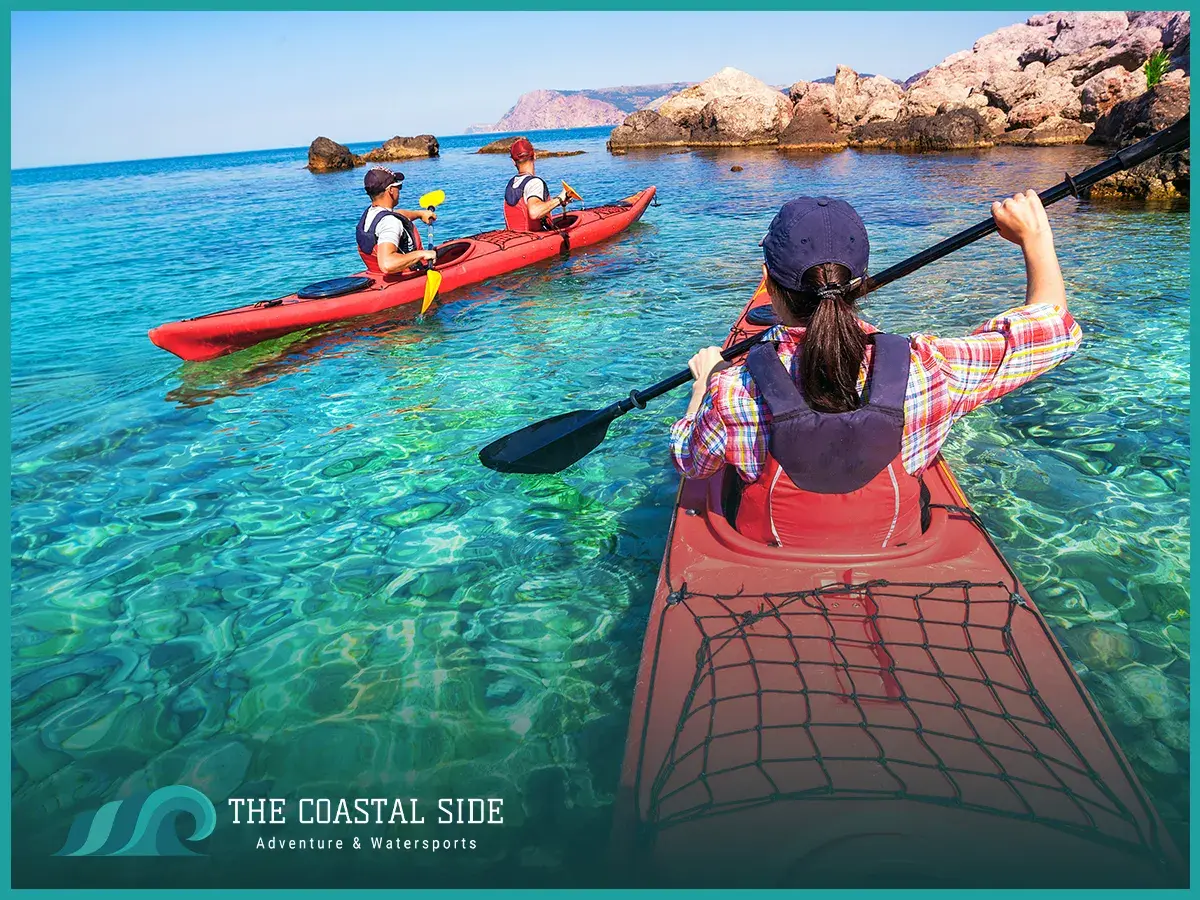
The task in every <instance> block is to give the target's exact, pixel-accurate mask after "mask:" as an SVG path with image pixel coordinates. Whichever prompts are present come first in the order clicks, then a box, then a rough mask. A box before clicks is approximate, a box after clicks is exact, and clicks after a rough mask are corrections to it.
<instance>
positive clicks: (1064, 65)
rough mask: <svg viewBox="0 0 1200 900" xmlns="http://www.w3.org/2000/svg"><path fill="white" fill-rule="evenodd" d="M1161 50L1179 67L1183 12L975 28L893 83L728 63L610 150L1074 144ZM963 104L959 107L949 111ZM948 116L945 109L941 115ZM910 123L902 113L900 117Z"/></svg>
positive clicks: (1178, 72) (1183, 69)
mask: <svg viewBox="0 0 1200 900" xmlns="http://www.w3.org/2000/svg"><path fill="white" fill-rule="evenodd" d="M1160 50H1165V51H1166V52H1167V54H1168V55H1169V57H1170V60H1171V75H1170V76H1169V77H1170V78H1173V79H1179V78H1184V79H1186V78H1187V77H1188V73H1189V72H1190V52H1191V15H1190V13H1188V12H1128V13H1126V12H1095V13H1073V12H1072V13H1047V14H1045V15H1038V16H1033V17H1032V18H1030V19H1029V20H1028V21H1026V22H1022V23H1019V24H1016V25H1010V26H1008V27H1006V28H1001V29H999V30H998V31H995V32H992V33H991V34H988V35H984V36H983V37H981V38H980V39H979V40H978V41H976V42H975V44H974V46H972V47H971V49H969V50H963V51H961V52H959V53H955V54H952V55H951V56H948V57H947V58H946V59H944V60H942V61H941V62H940V63H938V64H937V65H935V66H933V67H931V68H930V69H927V70H926V71H924V72H920V73H918V74H917V75H914V76H913V77H912V78H910V79H908V80H907V81H905V82H903V83H898V82H896V81H893V80H891V79H889V78H884V77H882V76H878V75H872V76H864V75H859V74H858V73H856V72H855V71H854V70H853V69H850V68H849V67H847V66H838V67H837V71H836V73H835V74H834V77H833V78H832V80H830V79H822V80H820V81H798V82H796V83H795V84H793V85H792V86H791V87H790V89H789V90H788V91H787V94H786V97H785V96H784V94H783V93H782V92H780V91H777V90H775V89H774V88H771V87H768V86H767V85H765V84H763V83H762V82H761V81H758V80H757V79H755V78H753V77H751V76H749V75H747V74H746V73H744V72H739V71H738V70H736V69H723V70H721V71H720V72H718V73H717V74H716V75H714V76H713V77H712V78H710V79H708V80H707V81H705V82H702V83H701V84H698V85H693V86H692V87H689V88H687V89H685V90H683V91H681V92H678V93H676V94H673V95H670V96H667V97H664V98H662V99H661V102H659V103H658V104H657V109H656V110H640V111H639V112H637V113H635V114H634V115H632V116H630V117H628V118H627V119H626V120H625V121H624V122H623V123H622V124H621V126H619V127H618V128H617V129H615V130H614V131H613V133H612V137H611V139H610V149H612V150H613V151H614V152H620V151H621V150H623V149H627V148H631V147H687V146H700V145H716V146H722V145H750V144H774V145H775V146H777V147H778V148H779V149H780V150H806V151H808V150H824V151H836V150H840V149H842V148H843V147H845V146H847V145H849V146H861V147H893V148H896V149H905V150H917V149H920V150H932V149H963V148H966V147H987V146H991V145H992V144H993V143H1008V144H1022V145H1023V144H1030V145H1036V146H1045V145H1053V144H1065V143H1083V142H1084V141H1085V140H1087V139H1088V138H1089V137H1090V136H1091V134H1092V129H1093V126H1094V125H1098V123H1099V122H1100V121H1103V120H1104V119H1105V117H1106V116H1107V115H1109V114H1110V113H1111V112H1112V110H1113V109H1114V108H1115V107H1117V106H1118V105H1119V104H1121V103H1123V102H1125V101H1128V100H1132V99H1135V98H1137V97H1138V96H1140V95H1142V94H1144V93H1145V91H1146V75H1145V73H1144V71H1143V66H1144V65H1145V63H1146V60H1147V59H1148V58H1149V57H1150V56H1151V54H1153V53H1156V52H1158V51H1160ZM958 113H970V115H952V114H958ZM948 116H949V118H947V117H948ZM905 123H912V124H905Z"/></svg>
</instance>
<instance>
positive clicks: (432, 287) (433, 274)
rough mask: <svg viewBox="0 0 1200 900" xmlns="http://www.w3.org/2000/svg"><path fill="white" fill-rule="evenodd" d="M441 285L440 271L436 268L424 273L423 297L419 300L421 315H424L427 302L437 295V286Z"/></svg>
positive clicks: (427, 307)
mask: <svg viewBox="0 0 1200 900" xmlns="http://www.w3.org/2000/svg"><path fill="white" fill-rule="evenodd" d="M441 286H442V273H441V272H439V271H438V270H437V269H430V270H429V271H428V272H427V273H425V299H424V300H422V301H421V315H425V310H427V309H429V304H430V303H432V302H433V298H434V297H436V296H437V292H438V288H440V287H441Z"/></svg>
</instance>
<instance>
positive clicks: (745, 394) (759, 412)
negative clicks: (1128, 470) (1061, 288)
mask: <svg viewBox="0 0 1200 900" xmlns="http://www.w3.org/2000/svg"><path fill="white" fill-rule="evenodd" d="M860 324H861V325H862V327H863V330H864V331H865V332H867V333H868V334H871V333H873V332H876V331H879V329H878V328H875V327H874V326H873V325H870V324H868V323H866V322H860ZM765 338H766V339H767V340H773V341H778V342H779V358H780V360H781V361H782V362H783V364H784V366H785V367H788V369H789V371H790V368H791V363H792V357H793V356H794V355H795V353H796V348H797V346H798V344H800V343H803V340H804V328H802V327H800V328H787V327H785V326H782V325H777V326H775V327H774V328H772V329H770V331H768V332H767V334H766V336H765ZM1082 338H1083V332H1082V331H1080V328H1079V326H1078V325H1077V324H1076V323H1075V320H1074V319H1073V318H1071V314H1070V313H1068V312H1066V311H1063V312H1059V311H1058V309H1057V308H1056V307H1054V306H1050V305H1048V304H1037V305H1026V306H1019V307H1017V308H1015V309H1011V310H1009V311H1008V312H1006V313H1002V314H1001V315H999V316H996V317H995V318H994V319H991V320H989V321H987V322H985V323H984V324H983V325H982V326H980V327H979V328H978V329H976V330H975V332H974V333H973V334H971V335H970V336H969V337H964V338H937V337H933V336H932V335H928V334H913V335H911V337H910V340H911V342H912V343H911V356H912V358H911V365H910V366H909V370H908V389H907V392H906V394H905V398H904V440H903V444H902V448H901V457H902V461H903V463H904V469H905V471H907V472H908V473H909V474H910V475H920V474H921V473H922V472H923V471H925V469H926V468H927V467H928V466H930V465H931V464H932V463H933V461H934V459H936V458H937V455H938V451H939V450H941V448H942V444H944V443H945V441H946V436H947V435H948V434H949V433H950V426H951V425H952V424H953V423H954V421H955V420H956V419H958V418H959V417H960V416H964V415H966V414H967V413H969V412H970V411H971V410H973V409H975V407H977V406H980V405H982V404H984V403H987V402H988V401H990V400H995V399H997V398H999V397H1002V396H1004V395H1005V394H1007V393H1008V392H1009V391H1013V390H1016V389H1017V388H1019V387H1020V386H1021V385H1023V384H1025V383H1026V382H1028V381H1032V380H1033V379H1034V378H1036V377H1037V376H1039V375H1041V374H1042V373H1043V372H1046V371H1049V370H1050V369H1052V368H1054V367H1055V366H1057V365H1058V364H1059V363H1060V362H1062V361H1063V360H1065V359H1067V358H1068V357H1070V356H1071V355H1072V354H1073V353H1074V352H1075V351H1076V349H1078V347H1079V342H1080V341H1081V340H1082ZM873 351H874V346H873V345H868V346H867V354H866V360H865V361H864V364H863V368H862V370H861V371H860V372H859V374H858V390H859V393H860V394H861V393H862V391H863V388H864V386H865V385H866V380H867V370H868V367H869V366H870V364H871V355H872V353H873ZM770 422H771V412H770V410H768V409H767V405H766V402H765V401H764V400H763V398H762V395H761V394H760V393H759V392H758V388H757V387H756V386H755V384H754V380H753V379H752V378H751V377H750V373H749V371H748V370H747V369H746V367H745V366H744V365H736V366H731V367H730V368H728V369H725V370H722V371H720V372H718V373H717V374H716V375H714V376H713V377H712V378H711V379H709V384H708V392H707V393H706V394H705V395H704V400H703V402H702V403H701V404H700V408H699V410H697V411H696V413H695V414H694V415H691V416H685V417H684V418H682V419H680V420H679V421H678V422H676V423H675V424H674V425H673V426H672V428H671V458H672V460H673V461H674V463H675V468H677V469H678V470H679V471H680V473H682V474H683V475H685V476H687V477H688V478H707V477H709V476H710V475H715V474H716V473H717V472H718V471H719V470H720V469H721V467H722V466H723V465H731V466H736V467H737V469H738V471H739V472H741V474H742V477H743V478H744V479H745V480H746V481H754V480H755V479H757V478H758V476H759V475H760V474H761V472H762V470H763V467H764V466H765V465H766V458H767V434H768V432H767V428H768V426H769V425H770Z"/></svg>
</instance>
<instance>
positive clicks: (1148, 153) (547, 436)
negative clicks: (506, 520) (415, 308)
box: [479, 115, 1190, 474]
mask: <svg viewBox="0 0 1200 900" xmlns="http://www.w3.org/2000/svg"><path fill="white" fill-rule="evenodd" d="M1189 118H1190V116H1189V115H1185V116H1184V117H1183V118H1182V119H1180V120H1179V121H1178V122H1176V123H1175V124H1174V125H1172V126H1170V127H1169V128H1164V129H1163V130H1162V131H1159V132H1157V133H1155V134H1152V135H1151V136H1150V137H1148V138H1146V139H1145V140H1143V141H1139V142H1138V143H1136V144H1133V145H1132V146H1129V147H1126V148H1125V149H1123V150H1121V151H1119V152H1118V153H1116V154H1115V155H1113V156H1111V157H1110V158H1108V159H1106V160H1105V161H1104V162H1102V163H1099V164H1098V165H1095V166H1092V167H1091V168H1090V169H1087V170H1085V171H1083V172H1081V173H1079V174H1078V175H1076V176H1075V177H1074V178H1072V177H1071V176H1070V175H1068V176H1067V177H1066V180H1065V181H1063V182H1062V183H1061V184H1057V185H1055V186H1054V187H1052V188H1050V189H1049V190H1047V191H1043V192H1042V193H1041V194H1039V195H1038V196H1039V197H1040V198H1041V200H1042V205H1044V206H1049V205H1050V204H1052V203H1057V202H1058V201H1059V200H1061V199H1062V198H1063V197H1067V196H1075V197H1078V196H1080V193H1081V192H1082V191H1084V190H1085V189H1087V188H1089V187H1091V186H1092V185H1093V184H1095V183H1096V182H1097V181H1100V180H1102V179H1104V178H1107V177H1108V176H1110V175H1114V174H1116V173H1117V172H1120V171H1122V170H1124V169H1128V168H1131V167H1133V166H1136V165H1137V164H1138V163H1141V162H1145V161H1146V160H1148V159H1151V158H1153V157H1155V156H1158V155H1159V154H1160V153H1166V152H1168V151H1171V150H1181V149H1183V148H1184V147H1186V146H1187V144H1188V129H1189V127H1190V122H1189ZM995 230H996V221H995V219H992V218H990V217H989V218H988V219H985V220H984V221H983V222H980V223H979V224H978V225H975V226H973V227H971V228H968V229H966V230H965V231H961V232H959V233H958V234H956V235H954V236H953V237H949V238H946V240H944V241H942V242H941V243H939V244H935V245H934V246H932V247H930V248H929V249H928V250H925V251H923V252H921V253H918V254H916V255H915V256H911V257H909V258H908V259H906V260H904V261H902V262H899V263H896V265H894V266H890V267H889V268H887V269H884V270H883V271H882V272H880V273H879V274H878V275H875V276H874V277H868V278H867V279H866V280H865V283H864V284H863V287H862V290H861V292H860V295H861V294H867V293H870V292H871V291H874V290H877V289H879V288H881V287H883V286H884V285H885V284H889V283H891V282H893V281H895V280H896V279H897V278H903V277H904V276H905V275H908V274H910V273H912V272H915V271H916V270H917V269H920V268H921V267H922V266H926V265H928V264H929V263H931V262H933V261H934V260H936V259H941V258H942V257H943V256H946V255H948V254H950V253H953V252H954V251H955V250H959V249H961V248H963V247H965V246H967V245H968V244H972V243H974V242H975V241H977V240H979V239H980V238H982V237H986V236H987V235H989V234H991V233H992V232H993V231H995ZM761 339H762V334H761V333H760V334H755V335H753V336H752V337H748V338H746V339H745V340H742V341H738V342H737V343H736V344H733V345H732V346H731V347H728V348H727V349H726V350H724V351H723V352H722V353H721V357H722V358H723V359H726V360H731V359H734V358H735V357H737V356H740V355H741V354H743V353H745V352H746V351H747V350H749V349H750V348H751V347H753V346H754V345H755V344H757V343H758V342H759V341H760V340H761ZM691 378H692V373H691V371H690V370H688V369H684V370H683V371H682V372H677V373H676V374H674V375H672V376H671V377H670V378H665V379H663V380H662V381H660V382H658V384H654V385H651V386H650V387H648V388H646V389H645V390H644V391H638V390H634V391H630V392H629V396H628V397H624V398H622V399H621V400H618V401H617V402H616V403H612V404H610V405H608V406H606V407H604V408H603V409H597V410H577V411H575V412H570V413H564V414H562V415H558V416H553V417H551V418H549V419H544V420H542V421H541V422H537V423H535V424H533V425H528V426H526V427H525V428H522V429H521V430H520V431H516V432H513V433H512V434H509V435H505V436H504V437H502V438H499V439H497V440H495V441H493V442H492V443H490V444H488V446H486V447H484V448H483V450H481V451H480V453H479V459H480V461H481V462H482V463H483V464H484V465H485V466H487V467H488V468H489V469H494V470H496V471H499V472H518V473H525V474H539V473H551V472H561V471H562V470H563V469H565V468H567V466H570V465H572V464H573V463H576V462H578V461H579V460H580V459H582V458H583V457H584V456H586V455H587V454H588V453H591V452H592V450H594V449H595V448H596V447H597V446H599V444H600V442H601V441H603V440H604V437H605V435H606V434H607V432H608V426H609V425H611V424H612V422H613V421H614V420H616V419H618V418H620V417H621V416H623V415H625V413H627V412H629V411H630V410H632V409H634V408H638V409H643V408H645V406H646V402H647V401H648V400H653V399H654V398H655V397H661V396H662V395H663V394H665V393H667V392H669V391H673V390H674V389H675V388H677V387H679V386H680V385H683V384H686V383H687V382H688V381H690V380H691Z"/></svg>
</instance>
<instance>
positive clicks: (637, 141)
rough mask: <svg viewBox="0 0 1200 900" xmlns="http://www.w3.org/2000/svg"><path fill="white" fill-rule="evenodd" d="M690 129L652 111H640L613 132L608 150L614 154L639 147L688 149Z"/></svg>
mask: <svg viewBox="0 0 1200 900" xmlns="http://www.w3.org/2000/svg"><path fill="white" fill-rule="evenodd" d="M691 136H692V133H691V131H690V130H689V129H687V128H683V127H681V126H679V125H676V124H675V123H674V122H672V121H671V120H670V119H667V118H665V117H664V116H662V115H660V114H659V113H658V112H656V111H655V110H652V109H640V110H638V111H637V112H635V113H634V114H633V115H631V116H630V117H629V118H628V119H626V120H625V121H624V122H623V123H622V124H621V125H618V126H617V127H616V128H614V129H613V130H612V134H610V135H609V137H608V149H609V150H610V151H613V152H619V151H621V150H629V149H634V148H638V147H686V146H687V145H688V142H689V141H690V140H691Z"/></svg>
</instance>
